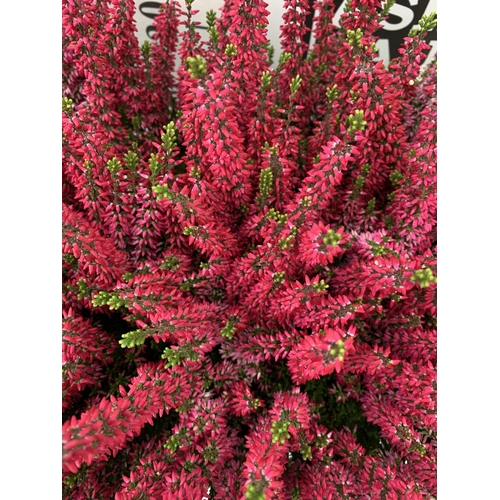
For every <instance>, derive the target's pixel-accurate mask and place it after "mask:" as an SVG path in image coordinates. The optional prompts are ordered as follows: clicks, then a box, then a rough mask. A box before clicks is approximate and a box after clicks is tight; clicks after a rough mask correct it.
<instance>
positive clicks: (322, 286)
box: [313, 280, 328, 292]
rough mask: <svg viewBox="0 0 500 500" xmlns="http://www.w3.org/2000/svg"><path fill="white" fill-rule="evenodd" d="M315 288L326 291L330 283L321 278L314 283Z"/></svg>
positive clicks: (318, 290)
mask: <svg viewBox="0 0 500 500" xmlns="http://www.w3.org/2000/svg"><path fill="white" fill-rule="evenodd" d="M313 288H314V290H315V291H316V292H324V291H325V290H326V289H327V288H328V285H327V284H326V283H325V280H320V281H318V282H317V283H314V285H313Z"/></svg>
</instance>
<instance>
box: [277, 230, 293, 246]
mask: <svg viewBox="0 0 500 500" xmlns="http://www.w3.org/2000/svg"><path fill="white" fill-rule="evenodd" d="M290 232H291V233H292V231H290ZM294 237H295V234H293V233H292V234H290V235H289V236H284V237H283V238H280V239H279V241H278V246H279V247H280V248H281V250H285V248H289V247H293V243H292V240H293V238H294Z"/></svg>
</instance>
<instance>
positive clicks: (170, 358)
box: [161, 342, 200, 368]
mask: <svg viewBox="0 0 500 500" xmlns="http://www.w3.org/2000/svg"><path fill="white" fill-rule="evenodd" d="M199 357H200V355H199V354H198V353H197V352H196V351H194V349H193V345H192V344H191V343H189V342H186V343H185V344H182V345H180V346H178V347H177V349H171V348H170V347H166V348H165V350H164V351H163V354H162V355H161V359H166V360H167V364H166V365H165V368H170V367H172V366H177V365H180V364H181V363H182V361H184V360H186V359H188V360H190V361H196V360H197V359H198V358H199Z"/></svg>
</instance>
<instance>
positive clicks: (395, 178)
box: [389, 170, 403, 184]
mask: <svg viewBox="0 0 500 500" xmlns="http://www.w3.org/2000/svg"><path fill="white" fill-rule="evenodd" d="M402 178H403V174H402V173H401V172H400V171H399V170H394V172H392V173H391V175H389V180H390V181H391V182H392V183H393V184H397V183H398V182H399V181H400V180H401V179H402Z"/></svg>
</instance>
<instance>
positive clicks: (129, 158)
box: [123, 151, 139, 172]
mask: <svg viewBox="0 0 500 500" xmlns="http://www.w3.org/2000/svg"><path fill="white" fill-rule="evenodd" d="M123 159H124V161H125V168H126V169H128V170H130V171H131V172H136V171H137V167H138V166H139V157H138V156H137V153H135V152H134V151H129V152H127V153H126V154H125V156H124V157H123Z"/></svg>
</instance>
